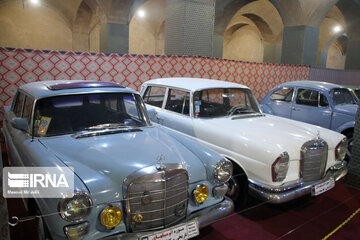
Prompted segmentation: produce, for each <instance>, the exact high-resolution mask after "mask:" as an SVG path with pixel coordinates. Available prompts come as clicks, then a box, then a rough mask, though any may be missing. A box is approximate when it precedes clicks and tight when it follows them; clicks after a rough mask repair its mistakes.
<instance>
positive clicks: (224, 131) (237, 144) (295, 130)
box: [195, 114, 343, 164]
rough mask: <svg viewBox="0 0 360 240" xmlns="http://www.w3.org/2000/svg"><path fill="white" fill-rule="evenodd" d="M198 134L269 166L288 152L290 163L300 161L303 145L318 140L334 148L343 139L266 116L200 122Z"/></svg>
mask: <svg viewBox="0 0 360 240" xmlns="http://www.w3.org/2000/svg"><path fill="white" fill-rule="evenodd" d="M197 126H198V130H199V132H197V133H195V134H196V135H197V137H200V135H201V137H200V138H202V139H204V140H205V141H208V142H212V143H213V144H215V145H219V146H222V147H223V148H227V149H231V150H232V151H234V152H237V153H238V154H240V155H242V156H246V157H248V158H249V159H253V160H255V161H259V162H267V164H269V163H272V162H273V161H274V160H275V159H276V158H277V157H278V156H279V154H280V153H282V152H284V151H287V152H288V153H289V154H290V158H291V159H292V160H299V158H300V149H301V147H302V145H303V144H304V143H305V142H307V141H309V140H311V139H315V138H317V137H318V134H319V136H320V137H321V138H323V139H324V140H325V141H326V142H327V143H328V145H329V149H331V148H335V146H336V144H337V143H338V142H339V141H340V140H341V139H342V138H343V136H342V135H341V134H339V133H336V132H334V131H331V130H328V129H325V128H321V127H318V126H315V125H311V124H306V123H303V122H299V121H294V120H290V119H286V118H281V117H277V116H273V115H268V114H265V116H263V117H251V118H236V117H233V118H226V117H224V118H213V119H199V122H198V125H197Z"/></svg>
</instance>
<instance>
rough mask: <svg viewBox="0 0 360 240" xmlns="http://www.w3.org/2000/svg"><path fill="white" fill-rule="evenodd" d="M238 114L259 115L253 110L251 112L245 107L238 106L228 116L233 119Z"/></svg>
mask: <svg viewBox="0 0 360 240" xmlns="http://www.w3.org/2000/svg"><path fill="white" fill-rule="evenodd" d="M236 112H238V113H239V114H244V113H245V114H251V113H257V112H255V111H253V110H250V109H247V108H244V107H243V106H240V105H237V106H233V107H232V108H231V109H230V110H229V111H227V115H228V117H231V116H232V115H234V114H235V113H236Z"/></svg>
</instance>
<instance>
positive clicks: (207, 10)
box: [165, 0, 215, 56]
mask: <svg viewBox="0 0 360 240" xmlns="http://www.w3.org/2000/svg"><path fill="white" fill-rule="evenodd" d="M214 21H215V0H166V21H165V54H170V55H194V56H212V55H213V39H214V38H213V34H214Z"/></svg>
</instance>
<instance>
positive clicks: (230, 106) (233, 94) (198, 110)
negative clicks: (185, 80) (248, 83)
mask: <svg viewBox="0 0 360 240" xmlns="http://www.w3.org/2000/svg"><path fill="white" fill-rule="evenodd" d="M258 113H260V110H259V108H258V105H257V103H256V100H255V98H254V97H253V95H252V93H251V91H250V90H249V89H245V88H215V89H206V90H202V91H198V92H195V93H194V116H195V117H222V116H231V115H239V114H258Z"/></svg>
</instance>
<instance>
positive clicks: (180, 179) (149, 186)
mask: <svg viewBox="0 0 360 240" xmlns="http://www.w3.org/2000/svg"><path fill="white" fill-rule="evenodd" d="M165 166H166V168H165V169H163V170H157V169H156V167H149V168H146V169H143V170H141V171H139V172H136V173H135V174H134V176H132V177H129V178H128V179H127V180H125V183H124V189H125V194H126V200H125V202H126V211H125V212H126V220H127V227H128V229H129V231H131V232H141V231H148V230H155V229H161V228H166V227H168V226H171V225H174V224H176V223H178V222H179V221H181V220H182V219H184V218H185V216H186V211H187V206H188V188H189V177H188V173H187V171H186V170H185V169H182V168H181V166H180V165H177V164H167V165H165ZM136 218H137V220H138V222H136V220H135V219H136ZM139 219H141V221H140V222H139Z"/></svg>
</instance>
